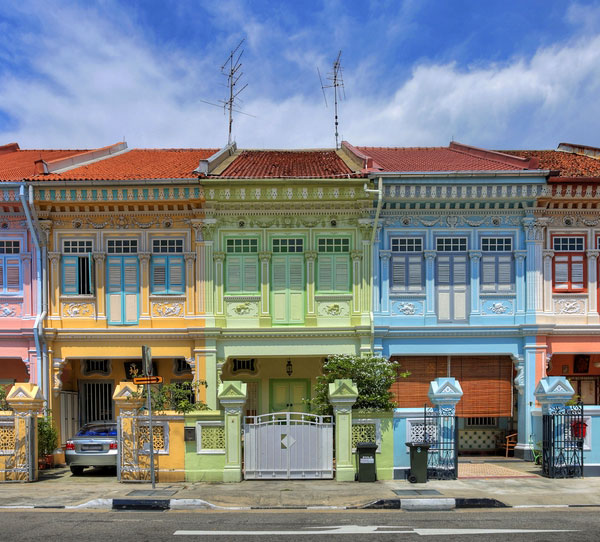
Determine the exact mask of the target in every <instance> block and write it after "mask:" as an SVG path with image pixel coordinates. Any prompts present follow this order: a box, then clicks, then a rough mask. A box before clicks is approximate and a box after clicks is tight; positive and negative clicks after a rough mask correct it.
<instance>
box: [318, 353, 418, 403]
mask: <svg viewBox="0 0 600 542" xmlns="http://www.w3.org/2000/svg"><path fill="white" fill-rule="evenodd" d="M408 374H409V373H407V372H399V365H398V363H397V362H395V361H390V360H388V359H386V358H382V357H379V356H365V357H362V356H354V355H349V354H336V355H334V356H330V357H329V358H327V360H326V361H325V363H324V364H323V374H322V375H320V376H318V377H317V384H316V385H315V392H314V397H313V399H312V400H310V401H308V404H309V406H310V409H311V411H312V412H315V413H318V414H331V413H332V412H333V409H332V407H331V405H330V404H329V399H328V396H327V392H328V390H329V384H331V383H332V382H333V381H334V380H336V379H338V378H349V379H350V380H352V381H353V382H354V383H355V384H356V387H357V389H358V399H357V400H356V403H355V404H354V407H353V408H355V409H361V410H380V411H381V410H391V409H393V408H394V407H395V405H394V403H393V401H392V399H393V394H392V392H391V391H390V388H391V387H392V384H393V383H394V382H395V381H396V378H397V377H406V376H408Z"/></svg>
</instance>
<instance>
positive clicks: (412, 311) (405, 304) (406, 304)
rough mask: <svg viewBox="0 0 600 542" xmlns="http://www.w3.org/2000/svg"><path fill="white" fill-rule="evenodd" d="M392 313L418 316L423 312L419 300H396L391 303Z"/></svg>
mask: <svg viewBox="0 0 600 542" xmlns="http://www.w3.org/2000/svg"><path fill="white" fill-rule="evenodd" d="M392 314H394V315H398V316H419V315H421V314H423V303H422V302H421V301H415V300H411V301H396V302H395V303H392Z"/></svg>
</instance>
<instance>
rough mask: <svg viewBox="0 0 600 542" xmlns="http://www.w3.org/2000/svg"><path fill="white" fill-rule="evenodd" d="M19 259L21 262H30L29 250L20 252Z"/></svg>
mask: <svg viewBox="0 0 600 542" xmlns="http://www.w3.org/2000/svg"><path fill="white" fill-rule="evenodd" d="M21 260H22V261H23V263H29V262H31V252H21Z"/></svg>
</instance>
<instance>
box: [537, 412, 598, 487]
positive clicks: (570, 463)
mask: <svg viewBox="0 0 600 542" xmlns="http://www.w3.org/2000/svg"><path fill="white" fill-rule="evenodd" d="M586 429H587V427H586V424H585V423H584V421H583V404H582V403H578V404H576V405H573V406H564V407H556V408H554V409H552V410H551V411H550V413H549V414H544V417H543V441H542V442H543V450H542V473H543V474H544V476H548V477H549V478H580V477H582V476H583V441H584V439H585V435H586Z"/></svg>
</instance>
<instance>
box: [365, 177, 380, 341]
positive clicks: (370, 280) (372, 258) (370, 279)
mask: <svg viewBox="0 0 600 542" xmlns="http://www.w3.org/2000/svg"><path fill="white" fill-rule="evenodd" d="M367 186H368V185H367V183H365V186H364V190H365V192H366V193H367V194H377V208H376V210H375V220H374V221H373V231H372V232H371V266H373V268H374V267H375V259H374V251H373V247H374V246H375V236H376V235H377V227H378V225H379V214H380V213H381V207H382V205H383V179H382V178H381V177H379V181H378V185H377V189H375V190H373V189H370V188H367ZM373 274H374V273H373V270H372V271H371V273H369V293H370V295H371V307H370V310H369V321H370V324H371V353H373V348H374V344H375V316H374V314H373V312H374V309H373V305H374V303H375V298H374V297H373Z"/></svg>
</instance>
